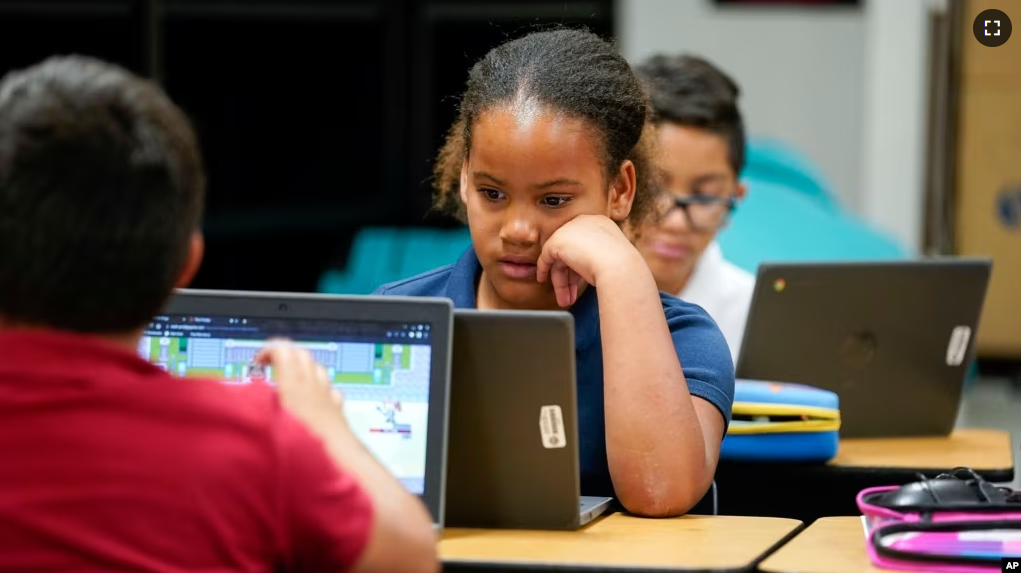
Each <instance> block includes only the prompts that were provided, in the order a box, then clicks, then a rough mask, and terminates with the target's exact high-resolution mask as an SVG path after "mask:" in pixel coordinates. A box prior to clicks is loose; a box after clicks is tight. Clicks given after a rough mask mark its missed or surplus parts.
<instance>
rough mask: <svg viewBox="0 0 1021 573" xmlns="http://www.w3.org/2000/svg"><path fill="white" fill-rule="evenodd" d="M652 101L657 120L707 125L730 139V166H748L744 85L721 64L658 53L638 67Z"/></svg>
mask: <svg viewBox="0 0 1021 573" xmlns="http://www.w3.org/2000/svg"><path fill="white" fill-rule="evenodd" d="M635 73H636V74H637V75H638V77H639V78H640V79H641V80H642V82H643V83H644V84H645V86H646V89H647V90H648V91H649V97H650V99H651V101H652V108H653V113H654V121H655V122H656V123H662V122H669V123H675V124H677V125H681V126H684V127H694V128H698V129H704V130H706V131H709V132H712V133H715V134H717V135H719V136H721V137H723V138H724V139H725V140H726V141H727V148H728V152H729V156H730V166H731V167H732V168H733V169H734V174H735V175H739V174H740V173H741V170H742V169H743V168H744V159H745V132H744V121H743V119H742V118H741V111H740V110H739V109H738V105H737V100H738V96H739V95H740V89H739V88H738V86H737V84H736V83H734V81H733V80H732V79H731V78H730V77H729V76H727V74H725V73H723V72H722V71H721V70H720V69H719V68H717V67H716V66H714V65H713V64H711V63H709V62H708V61H706V60H704V59H702V58H697V57H694V56H686V55H677V56H667V55H663V54H657V55H655V56H652V57H651V58H649V59H647V60H645V61H644V62H642V63H641V64H640V65H638V66H636V67H635Z"/></svg>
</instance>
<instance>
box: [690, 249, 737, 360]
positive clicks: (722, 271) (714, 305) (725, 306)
mask: <svg viewBox="0 0 1021 573" xmlns="http://www.w3.org/2000/svg"><path fill="white" fill-rule="evenodd" d="M754 290H755V277H754V276H753V275H752V274H751V273H749V272H748V271H746V270H744V269H742V268H740V267H738V266H736V265H734V264H733V263H731V262H729V261H727V260H725V259H724V258H723V251H721V250H720V245H719V244H718V243H717V242H716V241H713V242H712V243H710V244H709V246H708V247H706V250H705V251H704V252H703V253H702V258H700V259H699V261H698V262H697V263H696V264H695V270H694V271H693V272H692V273H691V278H690V279H688V284H687V285H685V287H684V290H682V291H681V292H680V294H678V295H677V296H678V298H680V299H681V300H685V301H687V302H691V303H694V304H697V305H699V306H701V307H702V308H703V309H705V311H706V312H708V313H709V316H711V317H712V318H713V320H715V321H716V324H717V325H718V326H719V327H720V330H721V331H723V336H724V338H726V339H727V344H728V345H729V346H730V355H731V357H732V358H733V359H734V365H735V366H736V365H737V354H738V352H740V351H741V340H742V338H744V327H745V323H746V322H747V321H748V310H749V308H750V307H751V304H752V292H753V291H754Z"/></svg>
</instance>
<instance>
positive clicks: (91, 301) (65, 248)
mask: <svg viewBox="0 0 1021 573" xmlns="http://www.w3.org/2000/svg"><path fill="white" fill-rule="evenodd" d="M204 194H205V175H204V171H203V166H202V160H201V157H200V152H199V148H198V144H197V142H196V138H195V134H194V132H193V130H192V127H191V125H190V123H189V121H188V119H187V118H186V117H185V115H184V113H182V112H181V110H179V109H178V108H177V107H176V106H175V105H174V104H173V103H172V102H171V101H170V100H169V98H168V97H167V96H166V95H165V94H164V93H163V91H162V90H161V89H160V88H159V87H157V86H156V85H154V84H152V83H150V82H148V81H145V80H143V79H141V78H138V77H136V76H135V75H133V74H131V73H130V72H128V71H126V70H124V69H122V68H119V67H117V66H114V65H111V64H107V63H105V62H101V61H98V60H95V59H91V58H87V57H80V56H69V57H55V58H51V59H48V60H46V61H44V62H42V63H40V64H37V65H35V66H32V67H30V68H28V69H25V70H20V71H14V72H11V73H9V74H7V75H6V76H5V77H4V78H3V79H2V80H0V319H3V320H5V321H8V322H10V323H12V324H23V325H29V326H39V327H50V328H58V329H65V330H72V331H78V332H87V333H107V334H113V333H124V332H130V331H132V330H135V329H137V328H139V327H142V326H144V325H145V324H146V323H147V322H149V321H150V320H151V319H152V317H153V315H155V314H157V313H158V312H159V310H160V308H161V307H162V305H163V304H164V303H165V301H166V299H167V298H168V297H169V295H170V293H171V291H172V289H173V287H174V284H175V281H176V280H177V279H178V277H179V274H180V273H181V272H182V271H183V269H184V265H185V264H186V262H187V257H188V253H189V247H190V242H191V237H192V234H193V232H195V231H197V230H198V229H199V227H200V224H201V217H202V208H203V203H204Z"/></svg>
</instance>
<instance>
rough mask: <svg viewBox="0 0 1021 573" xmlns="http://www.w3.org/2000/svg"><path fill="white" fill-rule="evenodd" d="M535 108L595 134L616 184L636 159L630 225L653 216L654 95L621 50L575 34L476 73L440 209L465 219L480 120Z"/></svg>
mask: <svg viewBox="0 0 1021 573" xmlns="http://www.w3.org/2000/svg"><path fill="white" fill-rule="evenodd" d="M529 100H530V101H533V102H535V103H538V104H539V105H540V106H542V107H544V108H546V109H549V110H550V111H552V112H553V113H561V114H564V115H566V116H568V117H574V118H578V119H581V120H583V121H585V122H587V123H588V124H589V125H590V126H591V127H592V128H594V135H595V136H596V137H597V138H598V142H599V143H600V144H602V147H603V149H602V150H601V151H602V154H603V157H601V158H600V159H601V160H602V162H603V163H604V165H605V167H606V171H607V175H608V176H615V175H616V170H617V169H618V168H619V166H620V165H621V163H623V161H624V160H626V159H630V160H631V161H632V162H633V163H634V164H635V168H636V172H637V174H638V189H637V190H636V193H635V198H634V201H633V203H632V207H631V216H630V219H631V220H632V221H636V220H638V219H640V218H642V217H644V216H646V215H648V214H650V213H651V212H652V210H653V207H652V206H653V205H654V200H653V199H652V197H651V195H652V193H653V191H652V189H653V188H654V187H655V184H654V178H653V175H654V174H653V173H652V171H651V169H650V168H649V165H651V162H650V154H651V150H650V148H649V145H651V143H652V142H651V140H650V138H648V137H646V138H643V137H642V136H643V134H644V133H645V132H646V129H645V128H646V127H647V126H648V125H651V123H649V120H650V119H651V117H652V110H651V108H650V107H649V100H648V95H647V94H646V93H645V91H644V89H643V88H642V85H641V83H640V82H639V81H638V78H637V77H636V76H635V74H634V72H633V71H632V69H631V66H630V64H629V63H628V62H627V60H626V59H625V58H624V57H623V56H621V54H620V52H619V51H618V50H617V48H616V46H615V45H614V44H613V43H611V42H608V41H606V40H603V39H602V38H600V37H599V36H597V35H596V34H593V33H591V32H588V31H585V30H576V29H568V28H560V29H555V30H547V31H542V32H533V33H531V34H528V35H527V36H524V37H522V38H518V39H516V40H512V41H509V42H507V43H505V44H503V45H501V46H498V47H496V48H494V49H492V50H490V51H489V53H488V54H486V55H485V57H483V58H482V59H481V60H480V61H478V62H477V63H476V64H475V65H474V66H472V68H471V70H470V72H469V73H468V81H467V85H466V87H465V91H464V94H463V96H462V98H461V103H460V106H459V110H458V111H459V113H458V119H457V121H456V122H455V123H454V125H453V126H452V127H451V129H450V132H449V133H448V136H447V140H446V144H445V145H444V147H443V149H442V150H441V152H440V155H439V158H438V160H437V162H436V166H435V170H434V186H435V189H436V206H437V207H438V208H440V209H443V210H445V211H448V212H452V213H454V214H456V215H458V216H459V217H461V218H462V219H464V210H463V207H464V206H463V205H462V204H461V202H460V198H459V193H458V187H459V182H460V174H461V165H462V163H463V161H464V158H465V157H467V154H468V152H469V150H470V149H471V136H472V127H473V126H474V123H475V120H476V119H477V118H478V116H479V115H480V114H481V113H483V112H485V111H488V110H491V109H494V108H500V107H505V108H511V107H513V105H514V104H515V103H518V102H524V101H529Z"/></svg>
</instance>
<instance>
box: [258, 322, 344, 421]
mask: <svg viewBox="0 0 1021 573" xmlns="http://www.w3.org/2000/svg"><path fill="white" fill-rule="evenodd" d="M255 361H256V362H257V363H258V364H261V365H263V366H270V367H272V368H273V378H274V382H275V383H276V385H277V391H278V392H279V394H280V401H281V402H282V403H283V405H284V407H285V408H287V410H288V411H289V412H290V413H291V414H292V415H294V416H295V417H296V418H298V419H299V420H301V421H302V422H304V423H305V424H307V425H308V426H309V428H310V429H312V430H314V431H316V432H317V433H319V432H321V431H324V430H326V428H329V427H335V426H336V423H337V422H338V421H341V422H344V425H345V426H346V425H347V422H346V420H345V419H344V410H343V396H342V395H341V393H340V391H339V390H337V389H336V388H334V387H333V385H332V384H331V383H330V379H329V376H328V375H327V373H326V369H325V368H323V367H322V365H320V364H317V363H316V361H315V359H313V358H312V354H311V353H309V352H308V351H307V350H305V349H304V348H300V347H298V346H296V345H295V344H293V343H291V342H288V341H285V340H274V341H272V342H270V344H269V345H267V346H266V348H263V349H262V350H260V351H259V353H258V354H256V356H255Z"/></svg>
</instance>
